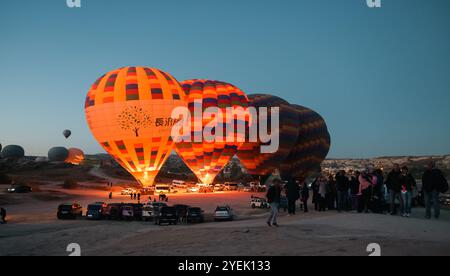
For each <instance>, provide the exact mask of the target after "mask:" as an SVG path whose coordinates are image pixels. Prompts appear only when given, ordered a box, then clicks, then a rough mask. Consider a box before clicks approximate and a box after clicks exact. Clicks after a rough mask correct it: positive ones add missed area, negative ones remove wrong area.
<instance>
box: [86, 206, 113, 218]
mask: <svg viewBox="0 0 450 276" xmlns="http://www.w3.org/2000/svg"><path fill="white" fill-rule="evenodd" d="M107 212H108V205H107V204H106V203H103V202H96V203H93V204H90V205H89V206H88V209H87V212H86V218H87V219H89V220H102V219H105V218H106V214H107Z"/></svg>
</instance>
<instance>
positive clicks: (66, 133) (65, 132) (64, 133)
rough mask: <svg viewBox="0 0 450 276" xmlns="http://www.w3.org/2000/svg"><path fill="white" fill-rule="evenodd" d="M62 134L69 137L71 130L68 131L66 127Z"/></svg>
mask: <svg viewBox="0 0 450 276" xmlns="http://www.w3.org/2000/svg"><path fill="white" fill-rule="evenodd" d="M63 135H64V137H66V139H69V137H70V136H71V135H72V131H70V130H69V129H66V130H64V131H63Z"/></svg>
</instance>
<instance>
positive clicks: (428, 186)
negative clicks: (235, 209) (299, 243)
mask: <svg viewBox="0 0 450 276" xmlns="http://www.w3.org/2000/svg"><path fill="white" fill-rule="evenodd" d="M267 184H268V185H269V190H268V192H267V200H268V203H269V204H270V205H271V214H270V217H269V219H268V221H267V224H268V225H269V226H278V223H277V215H278V211H279V208H280V203H281V201H282V198H283V194H284V195H285V197H286V198H287V201H288V207H287V210H288V213H289V214H288V215H289V216H291V215H295V213H296V208H297V207H296V206H297V201H300V207H301V209H302V210H303V211H304V212H308V211H309V209H308V203H309V199H310V194H312V200H311V202H312V204H313V205H314V209H315V211H318V212H324V211H328V210H336V211H337V212H343V211H356V212H358V213H369V212H372V213H377V214H385V213H387V214H391V215H397V214H400V215H401V216H403V217H410V216H411V213H412V207H413V205H420V204H423V205H424V206H425V208H426V218H427V219H431V217H432V210H434V217H435V218H436V219H439V217H440V202H439V195H440V193H445V192H447V190H448V182H447V180H446V178H445V177H444V175H443V173H442V171H441V170H439V169H438V168H436V164H435V163H434V162H430V163H429V165H428V168H427V169H426V170H425V172H424V173H423V176H422V186H421V187H418V185H417V183H416V180H415V178H414V177H413V176H412V174H411V173H410V172H409V169H408V168H407V167H402V168H401V167H400V166H399V165H398V164H396V165H394V168H393V169H392V171H390V172H389V173H388V174H385V173H384V172H383V170H381V169H369V168H368V169H366V170H364V171H362V172H359V171H350V172H346V171H339V172H338V173H337V174H336V175H326V174H320V175H319V176H318V177H317V178H316V179H315V180H314V181H313V183H312V184H311V185H310V186H309V185H308V184H307V183H306V182H303V183H299V182H298V181H296V179H294V178H291V177H283V178H282V177H281V176H280V174H279V172H278V171H276V172H274V174H273V175H272V176H271V177H270V178H269V179H268V180H267ZM413 200H414V202H413Z"/></svg>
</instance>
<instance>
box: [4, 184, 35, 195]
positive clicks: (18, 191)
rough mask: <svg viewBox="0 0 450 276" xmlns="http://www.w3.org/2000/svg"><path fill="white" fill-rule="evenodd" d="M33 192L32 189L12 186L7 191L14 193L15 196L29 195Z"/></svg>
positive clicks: (23, 186)
mask: <svg viewBox="0 0 450 276" xmlns="http://www.w3.org/2000/svg"><path fill="white" fill-rule="evenodd" d="M32 191H33V188H31V187H30V186H26V185H12V186H11V187H10V188H9V189H8V193H11V194H12V193H16V194H25V193H31V192H32Z"/></svg>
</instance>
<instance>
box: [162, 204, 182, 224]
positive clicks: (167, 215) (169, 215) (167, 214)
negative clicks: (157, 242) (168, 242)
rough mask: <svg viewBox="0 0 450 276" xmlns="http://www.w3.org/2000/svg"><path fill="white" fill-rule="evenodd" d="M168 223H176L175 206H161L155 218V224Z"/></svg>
mask: <svg viewBox="0 0 450 276" xmlns="http://www.w3.org/2000/svg"><path fill="white" fill-rule="evenodd" d="M163 223H168V224H169V225H172V224H174V225H176V224H178V213H177V209H176V208H175V207H162V208H161V212H160V214H159V216H158V219H157V224H159V225H162V224H163Z"/></svg>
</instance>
